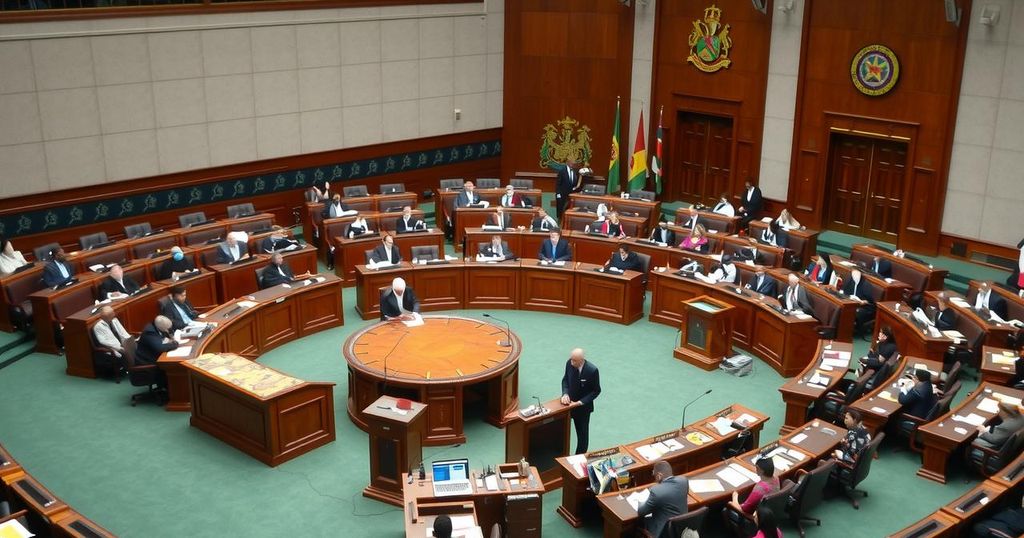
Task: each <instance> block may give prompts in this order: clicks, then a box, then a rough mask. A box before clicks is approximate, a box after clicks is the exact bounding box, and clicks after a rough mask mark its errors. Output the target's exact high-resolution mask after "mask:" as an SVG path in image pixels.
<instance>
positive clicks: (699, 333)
mask: <svg viewBox="0 0 1024 538" xmlns="http://www.w3.org/2000/svg"><path fill="white" fill-rule="evenodd" d="M733 310H734V307H733V306H732V305H730V304H729V303H726V302H723V301H719V300H718V299H712V298H711V297H708V296H707V295H700V296H698V297H694V298H692V299H687V300H685V301H683V321H682V323H681V325H680V331H681V333H680V335H679V346H678V347H676V349H675V351H673V353H672V354H673V355H674V356H675V357H676V358H677V359H681V360H683V361H686V362H688V363H690V364H692V365H694V366H696V367H698V368H702V369H704V370H714V369H715V368H718V363H720V362H722V359H724V358H725V357H728V356H729V355H731V354H732V317H733Z"/></svg>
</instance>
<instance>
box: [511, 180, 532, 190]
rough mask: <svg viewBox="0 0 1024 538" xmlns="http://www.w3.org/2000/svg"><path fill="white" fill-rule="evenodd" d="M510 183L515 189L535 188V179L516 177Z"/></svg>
mask: <svg viewBox="0 0 1024 538" xmlns="http://www.w3.org/2000/svg"><path fill="white" fill-rule="evenodd" d="M509 185H512V188H513V189H515V190H528V189H532V188H533V180H532V179H523V178H518V177H514V178H512V180H511V181H509Z"/></svg>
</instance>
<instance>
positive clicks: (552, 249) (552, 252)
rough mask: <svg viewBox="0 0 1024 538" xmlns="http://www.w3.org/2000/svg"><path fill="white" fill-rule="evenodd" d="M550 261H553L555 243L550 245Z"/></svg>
mask: <svg viewBox="0 0 1024 538" xmlns="http://www.w3.org/2000/svg"><path fill="white" fill-rule="evenodd" d="M551 261H555V243H554V242H552V243H551Z"/></svg>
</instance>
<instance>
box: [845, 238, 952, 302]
mask: <svg viewBox="0 0 1024 538" xmlns="http://www.w3.org/2000/svg"><path fill="white" fill-rule="evenodd" d="M875 256H878V257H879V258H882V259H884V260H887V261H888V262H889V264H890V265H892V277H893V278H894V279H896V280H899V281H902V282H906V283H907V284H909V285H910V287H911V289H913V290H914V291H916V292H923V291H925V290H941V289H943V288H945V287H946V277H947V276H948V275H949V271H948V270H946V269H936V268H934V267H932V265H931V264H929V263H926V262H924V261H916V260H913V259H908V258H906V257H903V258H900V257H898V256H894V255H893V254H892V252H889V251H888V250H885V249H883V248H880V247H878V246H877V245H866V244H858V245H853V248H852V249H851V251H850V259H852V260H853V261H855V262H858V263H864V264H865V265H867V266H871V265H872V263H873V262H874V258H875Z"/></svg>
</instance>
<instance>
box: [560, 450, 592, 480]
mask: <svg viewBox="0 0 1024 538" xmlns="http://www.w3.org/2000/svg"><path fill="white" fill-rule="evenodd" d="M565 462H566V463H568V464H569V466H570V467H572V469H573V471H575V472H576V476H586V475H587V470H586V467H585V465H586V464H587V455H586V454H574V455H572V456H569V457H568V458H565Z"/></svg>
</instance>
